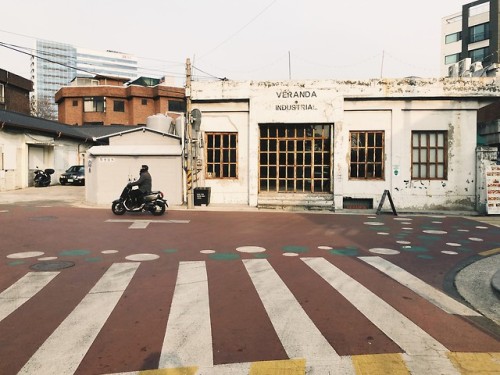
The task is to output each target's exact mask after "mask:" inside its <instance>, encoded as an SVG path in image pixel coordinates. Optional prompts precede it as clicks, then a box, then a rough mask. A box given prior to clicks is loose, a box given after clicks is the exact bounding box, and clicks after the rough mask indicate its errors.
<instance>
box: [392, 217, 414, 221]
mask: <svg viewBox="0 0 500 375" xmlns="http://www.w3.org/2000/svg"><path fill="white" fill-rule="evenodd" d="M394 220H399V221H410V220H413V219H411V218H409V217H395V218H394Z"/></svg>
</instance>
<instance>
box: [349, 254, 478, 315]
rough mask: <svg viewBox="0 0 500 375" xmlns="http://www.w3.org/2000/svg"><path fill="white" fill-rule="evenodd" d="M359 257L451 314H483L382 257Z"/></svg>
mask: <svg viewBox="0 0 500 375" xmlns="http://www.w3.org/2000/svg"><path fill="white" fill-rule="evenodd" d="M359 259H361V260H362V261H363V262H366V263H368V264H369V265H371V266H373V267H375V268H376V269H378V270H379V271H381V272H383V273H384V274H386V275H387V276H389V277H391V278H393V279H394V280H396V281H397V282H398V283H400V284H402V285H404V286H406V287H407V288H409V289H411V290H413V291H414V292H415V293H417V294H418V295H419V296H421V297H424V298H425V299H427V300H428V301H429V302H431V303H433V304H434V305H436V306H437V307H439V308H440V309H442V310H444V311H446V312H447V313H449V314H457V315H465V316H481V314H479V313H477V312H476V311H474V310H472V309H470V308H468V307H467V306H464V305H462V304H461V303H460V302H458V301H456V300H454V299H453V298H451V297H449V296H447V295H446V294H444V293H443V292H441V291H440V290H437V289H436V288H434V287H432V286H430V285H429V284H427V283H425V282H423V281H422V280H420V279H419V278H418V277H415V276H413V275H412V274H411V273H409V272H407V271H405V270H404V269H402V268H400V267H398V266H396V265H395V264H392V263H391V262H389V261H387V260H385V259H383V258H381V257H376V256H375V257H359Z"/></svg>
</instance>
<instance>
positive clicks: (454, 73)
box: [448, 63, 458, 77]
mask: <svg viewBox="0 0 500 375" xmlns="http://www.w3.org/2000/svg"><path fill="white" fill-rule="evenodd" d="M448 77H458V63H455V64H451V65H449V66H448Z"/></svg>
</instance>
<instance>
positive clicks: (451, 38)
mask: <svg viewBox="0 0 500 375" xmlns="http://www.w3.org/2000/svg"><path fill="white" fill-rule="evenodd" d="M461 40H462V32H461V31H457V32H455V33H451V34H448V35H446V36H445V37H444V43H445V44H451V43H456V42H459V41H461Z"/></svg>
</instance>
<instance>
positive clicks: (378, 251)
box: [368, 247, 399, 255]
mask: <svg viewBox="0 0 500 375" xmlns="http://www.w3.org/2000/svg"><path fill="white" fill-rule="evenodd" d="M368 251H369V252H370V253H374V254H382V255H395V254H399V251H397V250H393V249H386V248H383V247H374V248H373V249H370V250H368Z"/></svg>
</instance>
